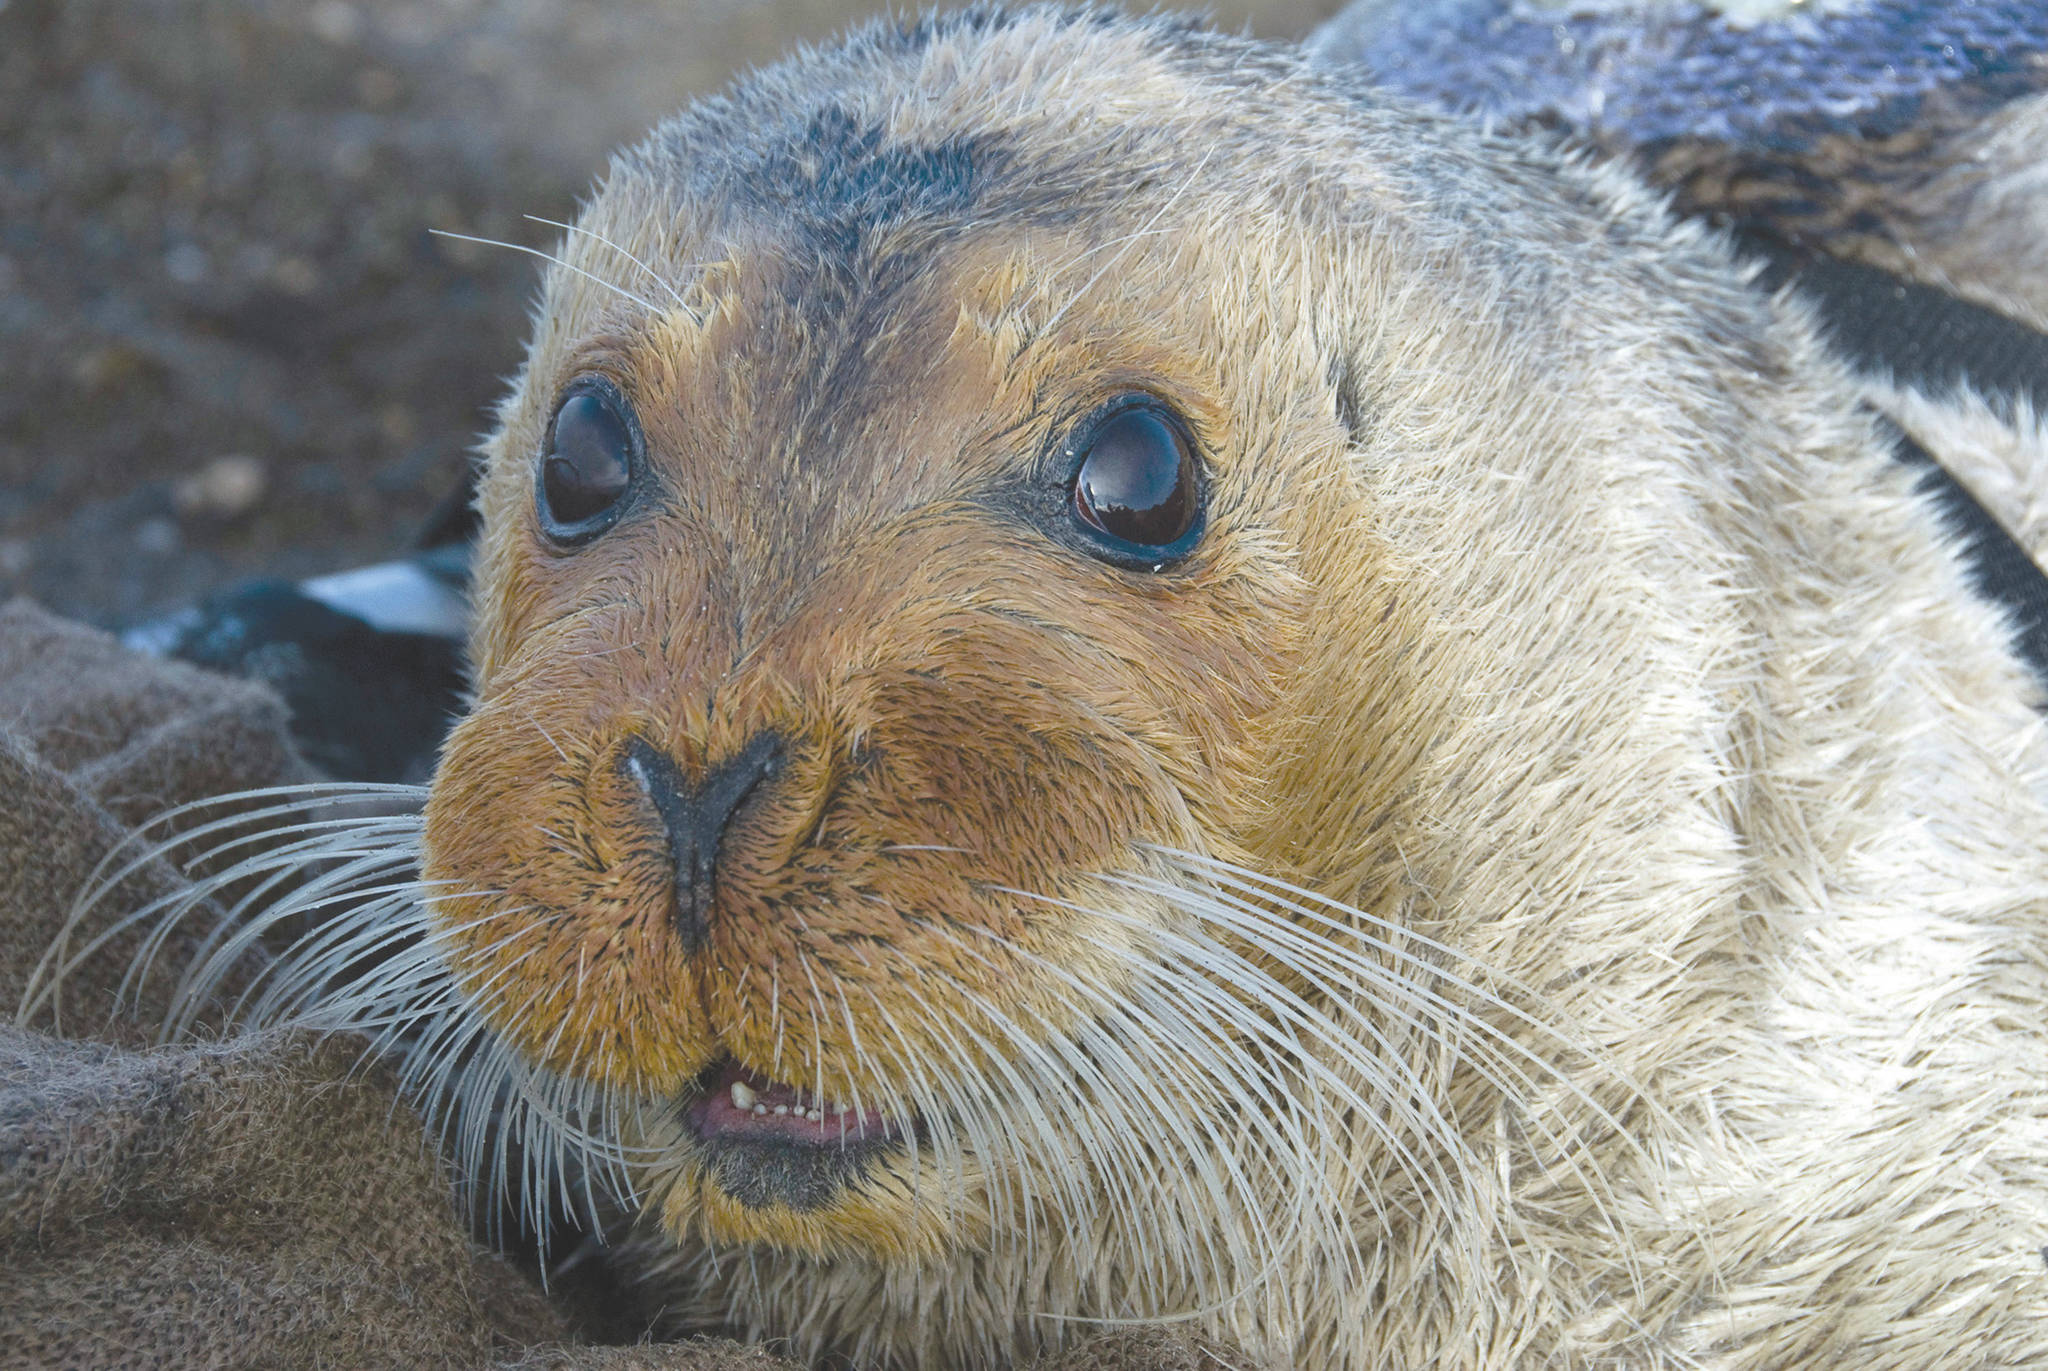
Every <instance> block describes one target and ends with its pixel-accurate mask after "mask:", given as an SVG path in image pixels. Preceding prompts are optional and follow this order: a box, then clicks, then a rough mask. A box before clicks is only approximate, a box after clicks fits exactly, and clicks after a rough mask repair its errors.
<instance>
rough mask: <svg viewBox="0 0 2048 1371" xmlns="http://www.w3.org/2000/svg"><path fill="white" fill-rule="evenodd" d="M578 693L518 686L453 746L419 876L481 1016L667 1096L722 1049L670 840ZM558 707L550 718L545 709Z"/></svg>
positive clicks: (570, 1062)
mask: <svg viewBox="0 0 2048 1371" xmlns="http://www.w3.org/2000/svg"><path fill="white" fill-rule="evenodd" d="M574 698H575V697H574V695H573V694H570V695H566V696H563V695H557V694H555V693H553V692H550V691H546V690H534V691H528V690H517V691H511V692H507V693H506V694H504V695H501V696H498V697H496V698H494V699H491V700H487V701H485V702H482V703H480V704H479V705H478V707H477V708H476V710H475V711H473V712H472V713H471V714H470V715H469V717H467V718H466V719H464V720H463V721H462V722H461V723H460V724H458V725H457V727H456V729H455V731H454V732H453V733H452V734H451V735H450V738H449V742H448V746H447V748H446V749H445V751H444V752H443V755H442V762H441V767H440V771H439V773H438V775H437V776H436V779H435V783H434V787H433V790H432V794H431V796H430V798H429V800H428V803H427V813H426V834H425V846H426V859H425V862H424V864H423V874H424V876H425V877H426V879H427V880H428V881H430V882H434V883H435V884H436V885H438V886H439V887H441V889H442V892H443V893H442V894H441V895H440V896H439V897H437V901H436V907H435V911H434V912H435V916H436V923H437V925H438V927H439V928H440V930H441V933H442V935H443V937H444V938H445V939H446V944H447V952H446V956H447V960H448V962H449V964H450V967H451V969H452V970H453V971H454V973H455V975H456V978H457V980H458V981H459V983H460V984H461V985H462V987H463V990H464V992H465V994H466V995H467V996H468V998H469V1000H470V1002H471V1004H472V1006H473V1007H474V1008H475V1010H476V1011H477V1012H479V1013H481V1014H483V1015H484V1017H485V1018H486V1019H487V1020H488V1021H489V1023H490V1024H491V1026H492V1027H493V1028H494V1029H495V1030H496V1031H497V1032H498V1033H500V1034H501V1035H503V1037H504V1038H505V1039H506V1040H507V1041H508V1042H509V1043H510V1044H511V1045H512V1046H514V1047H516V1048H517V1049H519V1050H520V1051H521V1052H522V1053H523V1054H524V1055H525V1056H526V1057H527V1058H528V1059H529V1060H531V1061H533V1062H534V1063H535V1064H536V1065H540V1066H543V1067H546V1068H548V1069H550V1070H554V1071H559V1072H563V1073H566V1074H571V1075H575V1076H579V1077H583V1078H588V1079H593V1080H597V1081H601V1082H603V1083H605V1084H607V1085H611V1086H614V1087H617V1088H621V1089H626V1090H630V1091H634V1092H636V1093H668V1092H671V1091H674V1090H676V1089H678V1088H680V1087H681V1086H682V1085H683V1084H684V1083H686V1082H688V1081H689V1080H691V1079H692V1078H693V1077H695V1075H696V1074H697V1073H698V1072H700V1071H701V1070H703V1068H704V1066H705V1064H706V1063H707V1062H708V1061H709V1060H710V1059H711V1057H712V1055H713V1052H714V1049H713V1045H712V1042H711V1035H710V1032H709V1027H708V1025H707V1023H706V1021H705V1016H704V1013H703V1010H702V1004H703V988H702V986H701V985H700V984H699V976H700V973H699V972H698V971H697V970H696V969H695V968H693V967H692V965H691V959H690V958H688V957H687V956H685V955H684V954H683V951H682V949H681V948H680V947H679V946H678V943H677V939H676V936H675V930H674V927H673V923H672V915H671V899H670V892H671V889H672V875H671V871H672V864H671V858H670V853H669V846H668V843H667V842H666V841H664V838H663V835H662V832H661V830H660V827H659V826H658V824H656V823H654V822H652V815H651V809H650V806H649V803H648V800H647V797H646V796H645V794H644V793H643V792H641V791H639V790H637V789H636V788H634V787H633V786H632V785H631V783H630V781H629V780H628V778H626V777H625V776H623V775H622V774H621V773H620V770H619V762H620V759H621V756H622V754H623V752H624V749H625V743H624V740H623V739H621V738H617V737H603V736H599V737H592V736H591V732H590V730H589V729H588V728H587V726H584V727H582V728H579V727H578V723H579V721H578V720H577V719H575V718H572V717H567V716H568V713H569V708H568V705H569V702H570V701H573V700H574ZM550 704H551V705H552V708H548V706H549V705H550Z"/></svg>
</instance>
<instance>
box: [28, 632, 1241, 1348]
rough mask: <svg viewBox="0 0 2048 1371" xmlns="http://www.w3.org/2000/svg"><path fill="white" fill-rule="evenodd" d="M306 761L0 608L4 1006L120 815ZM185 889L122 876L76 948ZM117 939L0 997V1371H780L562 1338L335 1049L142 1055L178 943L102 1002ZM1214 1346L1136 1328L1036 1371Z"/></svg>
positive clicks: (248, 689)
mask: <svg viewBox="0 0 2048 1371" xmlns="http://www.w3.org/2000/svg"><path fill="white" fill-rule="evenodd" d="M310 778H311V773H310V772H309V771H308V770H307V768H306V767H305V765H304V764H303V763H302V762H300V761H299V760H298V758H297V757H296V755H295V754H294V753H293V752H292V749H291V745H290V742H289V737H288V733H287V729H286V718H285V713H284V709H283V707H282V705H280V704H279V702H278V701H277V699H276V698H275V697H274V696H272V695H271V694H270V693H269V692H268V691H266V690H264V689H262V688H260V687H257V686H253V685H249V684H247V683H244V682H239V681H232V680H228V679H226V678H224V677H218V676H214V675H212V674H211V673H207V672H202V671H197V670H194V669H192V668H189V667H185V666H182V665H179V664H177V663H168V662H160V661H154V660H151V659H148V658H144V657H140V656H137V655H134V654H131V653H128V652H125V651H124V650H122V648H121V647H120V645H119V644H118V643H116V642H115V641H114V640H113V639H111V638H109V637H107V636H106V635H104V634H100V633H95V632H93V631H91V630H89V629H85V628H81V627H79V626H77V625H74V624H69V623H65V622H63V621H61V620H58V619H55V618H52V617H51V616H49V615H48V614H45V613H43V612H42V611H41V610H39V609H37V608H35V607H34V606H32V605H29V604H27V603H25V602H21V601H16V602H15V603H13V604H9V605H6V606H4V607H0V796H4V797H5V803H4V804H0V1011H5V1010H8V1009H11V1008H12V1007H13V1006H14V1005H16V1004H18V1003H20V1002H21V999H22V996H23V993H24V991H25V990H26V989H27V988H28V986H29V983H30V979H31V977H32V976H34V975H35V973H36V968H37V966H38V964H39V963H41V962H42V960H43V958H44V955H45V953H46V952H47V951H48V949H49V948H50V946H51V944H52V942H53V940H54V939H56V938H57V935H58V933H59V931H60V930H61V929H62V927H63V924H64V921H65V919H66V917H67V915H68V914H69V913H70V911H71V909H72V907H73V903H74V901H75V899H76V897H77V895H78V893H79V891H80V890H81V889H83V888H84V887H85V886H86V884H87V883H88V880H89V878H90V877H91V876H92V873H93V870H94V867H95V865H96V864H97V863H98V862H99V861H100V859H101V858H102V857H103V856H105V855H106V854H107V852H108V851H109V850H110V849H112V848H114V846H115V845H116V844H117V843H119V842H120V841H121V840H122V839H123V838H124V837H125V836H127V835H128V834H129V833H130V832H131V828H130V826H131V825H133V824H138V823H145V822H147V821H148V820H149V819H151V818H152V817H153V816H155V815H157V814H159V813H161V812H162V811H163V810H165V809H167V808H169V807H172V806H175V805H179V804H183V803H186V802H188V801H193V800H199V799H203V798H206V797H209V796H212V795H217V794H221V793H224V792H229V791H234V790H242V789H250V788H254V787H258V786H266V785H277V784H286V783H291V782H296V781H300V780H305V779H310ZM194 821H195V820H194V819H193V818H191V817H188V818H186V819H185V820H183V821H181V822H182V823H184V824H185V825H187V826H189V824H190V823H192V822H194ZM176 826H177V825H172V827H176ZM182 879H183V878H182V876H181V875H180V874H179V873H178V872H177V871H176V870H174V869H173V868H172V867H171V866H170V865H169V864H167V863H165V862H161V861H159V862H154V863H151V864H149V865H147V866H145V867H144V868H143V869H141V870H139V871H138V872H137V873H136V874H135V875H134V876H133V877H132V878H130V879H128V880H127V881H125V882H123V883H122V884H121V885H120V886H119V887H118V888H117V889H116V890H115V891H114V892H113V893H112V894H110V895H109V896H108V897H107V898H105V899H104V900H102V901H101V902H99V904H98V905H96V906H95V907H94V910H93V913H92V915H91V917H90V918H89V919H88V920H86V922H85V924H84V926H83V927H82V928H81V929H80V930H79V931H78V932H77V933H75V934H74V935H73V937H72V939H71V941H70V943H69V946H72V947H78V946H82V945H83V943H84V941H85V940H86V939H88V938H90V937H91V936H92V934H94V933H95V932H97V931H99V930H100V929H102V928H105V927H107V926H108V924H109V922H110V921H112V920H114V919H116V918H118V917H119V916H120V915H121V914H122V913H124V912H127V911H132V910H135V909H137V908H139V907H140V906H141V905H142V904H144V903H145V902H147V901H148V900H150V899H152V898H155V897H157V896H160V895H162V894H164V893H166V892H168V891H172V890H174V889H176V888H177V887H178V885H179V883H180V882H181V881H182ZM140 938H141V934H140V933H130V934H127V935H125V936H123V937H121V938H119V939H116V940H115V941H114V942H112V943H111V944H110V945H109V946H108V947H107V948H106V949H104V950H103V951H102V952H100V953H99V954H97V955H95V956H93V957H92V958H90V959H88V960H86V961H85V962H84V963H83V964H81V965H80V966H79V967H78V968H77V970H76V971H74V972H73V973H72V974H71V975H70V976H69V977H67V978H66V980H65V982H64V986H65V993H64V995H63V998H62V1000H61V1002H60V1005H59V1009H60V1011H61V1012H60V1013H58V1014H54V1015H53V1014H51V1013H49V1012H47V1011H46V1012H42V1013H39V1014H37V1015H36V1016H34V1018H33V1019H32V1020H31V1021H30V1022H29V1023H28V1024H27V1025H26V1026H9V1024H8V1018H7V1016H6V1015H5V1014H4V1013H0V1368H11V1367H64V1368H73V1367H76V1368H87V1367H110V1368H111V1367H133V1368H144V1367H181V1368H182V1367H223V1368H225V1367H249V1368H258V1367H261V1368H293V1367H308V1368H310V1367H316V1366H317V1367H349V1368H361V1369H362V1371H370V1369H371V1368H382V1367H390V1368H416V1367H418V1368H424V1367H454V1368H476V1369H477V1371H483V1368H487V1367H489V1368H495V1369H496V1371H777V1368H782V1371H791V1368H792V1367H793V1364H792V1363H790V1362H788V1361H784V1360H781V1359H779V1358H777V1357H775V1356H774V1355H773V1354H772V1352H771V1351H770V1350H767V1349H763V1348H760V1347H745V1346H741V1345H740V1344H738V1343H732V1342H721V1341H712V1340H698V1341H693V1342H684V1343H670V1344H667V1345H658V1346H640V1347H591V1346H583V1345H578V1344H575V1343H572V1342H569V1341H568V1340H567V1339H568V1336H569V1335H568V1329H569V1328H570V1327H571V1326H572V1324H573V1323H574V1322H575V1320H574V1317H573V1313H572V1312H565V1310H566V1308H567V1307H566V1305H565V1306H564V1307H563V1308H557V1307H556V1306H555V1305H551V1304H550V1302H549V1300H548V1298H547V1297H546V1296H544V1295H543V1294H542V1293H541V1292H540V1290H539V1289H538V1288H537V1286H536V1285H535V1284H534V1283H533V1282H531V1281H530V1280H528V1279H527V1278H526V1277H525V1276H524V1275H522V1274H521V1273H519V1272H517V1271H515V1270H513V1269H512V1267H511V1266H510V1265H509V1264H508V1263H507V1262H505V1261H504V1260H501V1259H500V1258H498V1257H495V1256H493V1255H492V1254H490V1253H488V1252H486V1251H484V1250H483V1249H482V1248H481V1247H479V1246H478V1245H477V1244H476V1243H475V1242H473V1241H472V1240H471V1238H470V1236H469V1233H468V1231H467V1229H466V1227H465V1225H464V1224H463V1222H462V1221H461V1219H460V1217H459V1216H458V1214H457V1212H456V1207H455V1204H454V1201H453V1198H452V1192H451V1188H450V1185H449V1180H448V1176H447V1174H446V1172H445V1170H444V1168H443V1167H442V1165H441V1164H440V1162H439V1161H438V1160H437V1159H436V1158H435V1157H434V1156H433V1155H432V1153H431V1151H430V1149H429V1147H428V1145H427V1142H426V1140H425V1138H424V1137H423V1135H422V1130H421V1128H420V1125H419V1122H418V1120H417V1118H416V1117H415V1116H414V1114H413V1113H412V1111H411V1110H409V1109H407V1108H406V1107H405V1106H404V1105H402V1104H401V1103H400V1102H398V1101H397V1100H396V1099H395V1098H394V1097H393V1095H392V1092H391V1088H390V1086H389V1084H388V1083H387V1082H386V1081H385V1080H384V1079H382V1078H381V1077H380V1076H379V1075H378V1074H377V1073H376V1072H374V1071H369V1070H364V1069H362V1067H361V1064H360V1063H359V1061H358V1060H357V1049H356V1047H355V1046H354V1045H353V1044H351V1043H347V1042H340V1041H337V1042H331V1043H327V1044H324V1045H321V1044H315V1043H311V1042H308V1041H305V1040H303V1039H294V1038H289V1037H280V1036H272V1037H264V1038H231V1039H228V1040H226V1041H222V1042H210V1043H202V1044H198V1045H183V1046H177V1047H171V1048H149V1047H147V1046H145V1044H146V1042H147V1040H148V1037H149V1034H148V1031H147V1026H148V1025H150V1024H151V1023H153V1022H155V1021H157V1020H160V1019H161V1018H162V1015H163V1012H164V1009H165V1006H166V1005H167V1003H168V996H169V992H170V990H171V989H172V987H173V986H174V984H175V975H176V972H177V970H178V969H179V968H180V967H182V965H183V964H184V962H185V956H184V955H183V953H184V951H185V948H186V947H187V946H188V945H186V944H179V943H173V944H172V945H171V947H169V948H168V949H167V950H166V952H165V954H164V956H163V957H162V958H161V959H160V963H159V969H158V970H157V971H156V972H155V973H154V974H153V975H152V976H151V977H150V978H149V979H148V980H146V981H145V982H144V983H143V984H142V985H141V986H140V987H139V990H138V991H137V993H135V994H134V995H132V996H131V997H130V998H129V1000H128V1002H126V1003H125V1004H124V1005H122V1006H117V1005H116V1004H115V996H114V993H113V992H114V989H115V987H116V986H117V985H118V984H119V983H120V981H121V978H122V976H123V974H124V973H125V972H126V970H127V968H128V965H129V962H130V960H131V959H132V957H133V955H134V952H135V949H136V947H137V945H138V944H139V941H140ZM37 1030H40V1031H37ZM1228 1364H1229V1363H1227V1362H1222V1361H1218V1360H1216V1359H1214V1358H1213V1357H1211V1356H1210V1355H1209V1354H1207V1353H1205V1352H1203V1351H1201V1350H1199V1349H1197V1348H1195V1347H1194V1346H1193V1345H1191V1344H1187V1343H1183V1342H1181V1341H1178V1340H1176V1339H1174V1338H1172V1337H1166V1336H1160V1335H1145V1336H1138V1337H1127V1336H1119V1337H1112V1338H1107V1339H1104V1340H1102V1341H1100V1342H1096V1343H1091V1344H1088V1345H1087V1346H1084V1347H1082V1348H1080V1349H1077V1350H1076V1351H1074V1352H1072V1353H1070V1354H1068V1355H1067V1356H1064V1357H1061V1358H1057V1359H1054V1360H1051V1361H1047V1362H1045V1363H1042V1364H1041V1366H1040V1367H1039V1368H1038V1371H1213V1369H1214V1368H1217V1367H1220V1366H1225V1365H1228Z"/></svg>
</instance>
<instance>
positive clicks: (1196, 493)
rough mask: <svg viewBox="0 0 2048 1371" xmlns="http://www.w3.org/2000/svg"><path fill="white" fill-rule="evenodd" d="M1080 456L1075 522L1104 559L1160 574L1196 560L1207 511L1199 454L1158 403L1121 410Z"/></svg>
mask: <svg viewBox="0 0 2048 1371" xmlns="http://www.w3.org/2000/svg"><path fill="white" fill-rule="evenodd" d="M1075 448H1076V453H1075V455H1076V456H1078V457H1079V459H1080V464H1079V465H1078V466H1077V467H1075V468H1074V476H1073V482H1074V484H1073V493H1072V496H1071V500H1072V512H1073V516H1074V518H1075V519H1076V520H1077V521H1078V522H1079V523H1080V524H1081V525H1082V526H1083V528H1084V529H1085V530H1086V531H1087V532H1088V534H1089V536H1090V542H1091V543H1092V544H1093V546H1094V547H1095V548H1097V549H1098V550H1099V552H1100V553H1101V554H1102V555H1104V556H1105V557H1107V558H1108V559H1109V560H1111V561H1115V562H1120V563H1124V564H1128V565H1151V566H1155V567H1156V566H1157V564H1159V563H1160V562H1163V561H1172V560H1174V559H1177V558H1179V557H1181V556H1184V555H1185V554H1186V553H1187V552H1188V550H1189V549H1190V547H1191V546H1192V545H1193V543H1194V541H1195V537H1196V535H1197V533H1198V532H1199V530H1198V529H1197V527H1196V523H1197V519H1198V516H1199V515H1200V514H1201V504H1202V501H1201V491H1200V489H1199V487H1198V485H1197V474H1196V470H1195V459H1194V454H1193V453H1192V452H1191V451H1189V448H1188V441H1187V439H1186V438H1185V437H1183V436H1182V434H1181V430H1180V427H1179V425H1178V424H1176V423H1174V421H1173V420H1172V419H1171V418H1169V417H1168V416H1167V415H1166V414H1165V413H1163V412H1162V411H1161V409H1160V408H1159V406H1158V405H1157V404H1156V402H1140V403H1135V404H1126V405H1123V406H1121V407H1119V408H1116V409H1113V410H1112V411H1111V412H1110V413H1109V414H1108V415H1106V416H1105V417H1103V418H1102V419H1100V420H1097V421H1096V422H1095V423H1094V424H1092V425H1090V426H1089V427H1087V428H1086V429H1085V430H1084V436H1082V437H1081V439H1080V440H1079V441H1078V442H1077V443H1076V444H1075Z"/></svg>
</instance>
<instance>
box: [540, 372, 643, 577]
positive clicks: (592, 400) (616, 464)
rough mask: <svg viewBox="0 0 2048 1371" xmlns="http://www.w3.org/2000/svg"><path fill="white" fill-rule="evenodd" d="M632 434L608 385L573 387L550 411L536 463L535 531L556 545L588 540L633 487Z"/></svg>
mask: <svg viewBox="0 0 2048 1371" xmlns="http://www.w3.org/2000/svg"><path fill="white" fill-rule="evenodd" d="M634 438H635V432H634V428H633V424H632V421H631V420H630V419H629V418H628V416H627V412H626V403H625V400H624V399H623V398H622V397H621V396H619V395H618V394H617V393H616V392H614V391H613V390H612V389H611V387H609V386H603V385H597V384H594V383H590V382H582V383H579V384H578V386H577V387H576V388H575V389H573V390H571V391H570V392H569V397H568V398H567V399H565V400H563V401H562V406H561V408H560V409H558V410H556V411H555V421H554V423H552V424H550V425H549V426H548V442H547V452H546V455H545V456H543V457H542V458H541V463H540V490H539V495H538V503H539V506H540V521H541V528H542V530H543V531H544V532H546V534H547V535H548V537H550V538H552V539H554V540H555V541H556V542H558V543H579V542H583V541H585V540H586V539H589V538H594V537H596V536H597V535H598V534H600V533H602V532H604V530H605V529H607V528H609V527H611V525H612V524H613V523H614V522H615V521H616V520H617V518H618V515H619V511H620V509H621V508H623V506H624V504H625V499H626V495H627V492H629V491H630V490H631V489H632V488H633V471H634V466H635V463H634V460H633V458H634V448H635V441H634Z"/></svg>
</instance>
